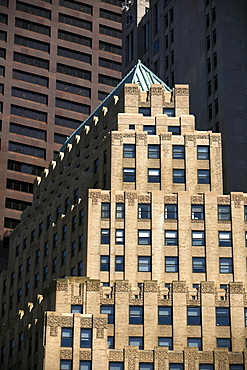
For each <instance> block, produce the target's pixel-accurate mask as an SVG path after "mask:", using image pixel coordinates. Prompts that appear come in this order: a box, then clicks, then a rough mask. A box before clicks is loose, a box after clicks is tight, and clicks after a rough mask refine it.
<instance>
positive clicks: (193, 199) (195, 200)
mask: <svg viewBox="0 0 247 370" xmlns="http://www.w3.org/2000/svg"><path fill="white" fill-rule="evenodd" d="M191 204H203V195H196V196H192V197H191Z"/></svg>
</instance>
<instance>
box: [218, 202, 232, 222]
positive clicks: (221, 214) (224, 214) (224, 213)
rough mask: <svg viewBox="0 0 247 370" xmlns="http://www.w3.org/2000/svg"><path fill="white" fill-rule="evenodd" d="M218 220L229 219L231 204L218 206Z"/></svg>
mask: <svg viewBox="0 0 247 370" xmlns="http://www.w3.org/2000/svg"><path fill="white" fill-rule="evenodd" d="M218 220H219V221H230V220H231V206H224V205H222V206H221V205H220V206H218Z"/></svg>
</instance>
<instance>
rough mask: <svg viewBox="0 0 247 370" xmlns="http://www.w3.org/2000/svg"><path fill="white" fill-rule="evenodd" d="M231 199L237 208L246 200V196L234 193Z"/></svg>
mask: <svg viewBox="0 0 247 370" xmlns="http://www.w3.org/2000/svg"><path fill="white" fill-rule="evenodd" d="M231 199H232V201H233V202H234V207H235V208H240V207H241V203H242V202H243V200H244V196H243V195H237V194H233V195H232V197H231Z"/></svg>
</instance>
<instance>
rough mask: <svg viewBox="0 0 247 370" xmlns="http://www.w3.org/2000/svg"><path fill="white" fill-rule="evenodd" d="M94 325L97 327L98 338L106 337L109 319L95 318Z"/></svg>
mask: <svg viewBox="0 0 247 370" xmlns="http://www.w3.org/2000/svg"><path fill="white" fill-rule="evenodd" d="M93 327H94V328H96V329H97V330H96V338H104V329H107V327H108V325H107V319H104V318H95V319H94V320H93Z"/></svg>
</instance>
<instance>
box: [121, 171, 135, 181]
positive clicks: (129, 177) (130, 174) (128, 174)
mask: <svg viewBox="0 0 247 370" xmlns="http://www.w3.org/2000/svg"><path fill="white" fill-rule="evenodd" d="M123 182H135V168H124V169H123Z"/></svg>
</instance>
